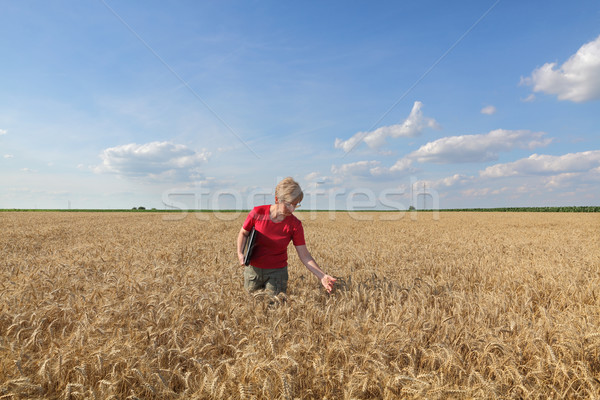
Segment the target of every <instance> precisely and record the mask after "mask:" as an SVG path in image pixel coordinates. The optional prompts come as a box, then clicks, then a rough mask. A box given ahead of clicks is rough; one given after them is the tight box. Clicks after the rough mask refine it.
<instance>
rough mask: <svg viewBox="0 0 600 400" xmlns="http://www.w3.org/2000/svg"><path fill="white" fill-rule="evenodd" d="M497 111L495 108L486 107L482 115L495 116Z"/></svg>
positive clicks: (482, 110)
mask: <svg viewBox="0 0 600 400" xmlns="http://www.w3.org/2000/svg"><path fill="white" fill-rule="evenodd" d="M496 111H497V110H496V107H494V106H485V107H483V108H482V109H481V113H482V114H485V115H494V114H496Z"/></svg>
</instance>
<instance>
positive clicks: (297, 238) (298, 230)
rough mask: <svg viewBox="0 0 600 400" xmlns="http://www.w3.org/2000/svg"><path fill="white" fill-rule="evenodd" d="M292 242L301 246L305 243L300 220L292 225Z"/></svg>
mask: <svg viewBox="0 0 600 400" xmlns="http://www.w3.org/2000/svg"><path fill="white" fill-rule="evenodd" d="M292 242H293V243H294V246H303V245H305V244H306V241H305V240H304V227H302V222H300V221H298V223H297V224H296V226H295V227H294V232H293V233H292Z"/></svg>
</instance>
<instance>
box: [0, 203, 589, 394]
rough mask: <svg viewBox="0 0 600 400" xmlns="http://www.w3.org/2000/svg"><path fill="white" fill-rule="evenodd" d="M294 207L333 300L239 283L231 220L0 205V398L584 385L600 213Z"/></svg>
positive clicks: (307, 278)
mask: <svg viewBox="0 0 600 400" xmlns="http://www.w3.org/2000/svg"><path fill="white" fill-rule="evenodd" d="M298 216H299V217H300V218H301V219H302V220H303V223H304V228H305V232H306V238H307V245H308V248H309V250H310V251H311V253H312V255H313V256H314V257H315V259H316V260H317V262H318V263H319V264H320V265H321V267H322V268H323V269H324V270H325V271H326V272H328V273H330V274H331V275H334V276H336V277H338V285H337V287H336V290H335V292H334V293H333V294H331V295H328V294H327V293H326V292H325V291H324V290H323V289H322V288H321V287H320V285H319V283H318V282H317V280H316V278H314V276H312V275H311V274H310V273H309V272H308V271H307V270H306V269H305V268H304V266H302V265H301V264H300V262H299V260H298V258H297V257H296V255H295V251H294V250H293V247H291V245H290V249H289V252H290V260H289V261H290V281H289V286H288V293H287V296H285V295H280V296H279V297H276V298H271V297H269V296H267V295H265V294H257V295H249V294H247V293H245V292H244V289H243V279H242V267H240V266H239V265H237V256H236V254H235V241H236V236H237V233H238V231H239V229H240V226H241V224H242V222H243V219H244V217H245V215H239V216H237V217H236V215H235V214H221V215H214V214H210V213H202V214H192V213H190V214H187V215H186V216H185V217H184V218H180V217H182V215H179V214H160V213H61V212H28V213H16V212H3V213H0V232H1V235H0V262H1V267H0V399H36V398H44V399H111V398H112V399H136V398H138V399H188V398H190V399H191V398H198V399H223V398H232V399H238V398H239V399H252V398H255V399H297V398H298V399H324V398H327V399H353V398H356V399H396V398H408V399H411V398H414V399H417V398H419V399H421V398H429V399H436V398H438V399H449V398H450V399H468V398H484V399H485V398H490V399H491V398H515V399H521V398H526V399H527V398H531V399H546V398H586V399H587V398H598V397H600V380H599V379H600V214H598V213H596V214H585V213H575V214H574V213H440V214H439V219H438V220H435V219H434V218H433V216H434V215H433V214H432V213H417V214H410V213H406V214H404V215H403V216H402V218H400V219H396V220H386V218H392V217H395V216H396V215H395V214H386V213H357V214H356V215H348V214H347V213H336V214H333V213H331V214H330V213H327V212H324V213H313V214H311V213H308V212H307V213H299V214H298ZM232 218H235V219H232ZM357 218H360V219H361V220H358V219H357Z"/></svg>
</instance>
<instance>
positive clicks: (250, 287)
mask: <svg viewBox="0 0 600 400" xmlns="http://www.w3.org/2000/svg"><path fill="white" fill-rule="evenodd" d="M287 282H288V268H287V265H286V266H285V267H283V268H274V269H265V268H256V267H253V266H252V265H248V266H247V267H245V268H244V288H245V289H246V290H247V291H248V292H250V293H252V292H255V291H257V290H261V289H265V290H266V291H267V292H268V293H269V294H272V295H274V296H276V295H278V294H279V293H285V292H286V290H287Z"/></svg>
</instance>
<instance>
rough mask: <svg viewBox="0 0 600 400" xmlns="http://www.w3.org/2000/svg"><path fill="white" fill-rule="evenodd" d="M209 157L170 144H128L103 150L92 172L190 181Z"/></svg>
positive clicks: (207, 153)
mask: <svg viewBox="0 0 600 400" xmlns="http://www.w3.org/2000/svg"><path fill="white" fill-rule="evenodd" d="M209 157H210V153H209V152H206V151H202V152H197V151H195V150H193V149H190V148H189V147H187V146H185V145H182V144H175V143H171V142H150V143H146V144H137V143H130V144H126V145H122V146H116V147H110V148H108V149H106V150H104V151H103V152H102V153H101V154H100V158H101V159H102V164H100V165H98V166H96V167H95V168H94V172H96V173H114V174H118V175H121V176H125V177H131V178H149V179H157V180H161V179H175V180H177V179H186V178H194V177H197V176H198V175H199V173H198V167H199V166H200V165H202V164H204V163H205V162H206V161H207V160H208V158H209Z"/></svg>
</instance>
